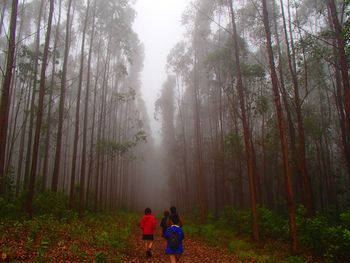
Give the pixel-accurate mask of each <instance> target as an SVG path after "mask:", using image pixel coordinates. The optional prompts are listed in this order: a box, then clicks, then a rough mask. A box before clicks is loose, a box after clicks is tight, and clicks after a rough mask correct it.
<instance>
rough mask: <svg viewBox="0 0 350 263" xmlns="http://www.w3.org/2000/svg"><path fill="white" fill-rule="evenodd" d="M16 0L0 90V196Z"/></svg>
mask: <svg viewBox="0 0 350 263" xmlns="http://www.w3.org/2000/svg"><path fill="white" fill-rule="evenodd" d="M17 8H18V0H13V1H12V11H11V19H10V36H9V41H8V49H7V61H6V71H5V76H4V82H3V85H2V89H1V101H0V194H1V193H3V192H4V191H5V185H4V179H3V178H4V176H6V175H5V174H4V170H5V150H6V138H7V127H8V117H9V116H8V115H9V110H10V104H9V102H10V97H9V96H10V87H11V81H12V74H13V67H14V56H15V48H16V22H17Z"/></svg>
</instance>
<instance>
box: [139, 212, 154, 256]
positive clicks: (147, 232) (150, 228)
mask: <svg viewBox="0 0 350 263" xmlns="http://www.w3.org/2000/svg"><path fill="white" fill-rule="evenodd" d="M156 225H157V222H156V218H155V217H154V216H153V215H152V210H151V209H150V208H148V207H147V208H146V209H145V215H144V216H143V217H142V218H141V222H140V227H141V229H142V240H144V241H145V248H146V256H147V257H152V246H153V240H154V237H153V234H154V231H155V230H156Z"/></svg>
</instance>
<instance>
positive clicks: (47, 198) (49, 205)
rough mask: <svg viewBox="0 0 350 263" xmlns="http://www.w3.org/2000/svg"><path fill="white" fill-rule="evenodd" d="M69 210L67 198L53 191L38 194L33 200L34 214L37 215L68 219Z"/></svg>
mask: <svg viewBox="0 0 350 263" xmlns="http://www.w3.org/2000/svg"><path fill="white" fill-rule="evenodd" d="M67 208H68V198H67V196H65V195H63V194H60V193H55V192H52V191H44V192H41V193H38V194H37V195H36V196H35V197H34V200H33V213H34V214H35V215H43V214H53V215H55V216H57V217H66V216H67V213H68V210H67Z"/></svg>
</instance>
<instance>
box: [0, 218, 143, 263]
mask: <svg viewBox="0 0 350 263" xmlns="http://www.w3.org/2000/svg"><path fill="white" fill-rule="evenodd" d="M135 220H136V217H135V216H134V215H133V214H128V213H124V212H115V213H99V214H85V216H84V217H83V218H81V219H78V217H77V216H76V214H75V213H74V212H71V214H66V215H65V217H64V218H58V217H55V216H52V215H42V216H37V217H34V218H33V219H30V220H27V219H19V220H14V219H0V254H2V253H4V254H5V255H6V257H7V259H9V260H10V261H11V260H13V261H32V262H48V261H49V260H50V259H52V258H55V259H56V260H61V261H80V262H82V261H84V262H85V261H88V262H93V261H95V262H110V261H113V262H120V261H121V260H122V258H123V253H125V251H126V248H127V245H128V242H129V238H130V234H131V228H132V224H133V223H134V222H135Z"/></svg>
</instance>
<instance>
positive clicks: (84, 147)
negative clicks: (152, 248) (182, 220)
mask: <svg viewBox="0 0 350 263" xmlns="http://www.w3.org/2000/svg"><path fill="white" fill-rule="evenodd" d="M133 4H134V1H128V0H74V1H73V0H49V1H45V0H1V1H0V8H1V14H0V25H1V27H0V47H1V50H0V69H1V101H0V206H1V207H0V212H1V217H4V218H5V217H7V216H10V215H12V216H13V215H15V216H16V215H19V214H23V215H26V216H28V218H32V217H33V216H35V215H37V214H39V213H41V212H49V211H51V212H52V211H53V209H54V208H58V207H57V206H59V205H60V204H61V203H60V201H59V200H65V201H64V204H63V206H64V209H67V210H69V211H76V212H77V213H78V214H79V216H81V217H82V216H83V214H84V213H85V212H91V211H93V212H98V211H115V210H116V209H120V208H123V209H127V210H128V211H142V209H144V207H146V206H152V208H154V209H164V208H166V207H168V206H170V205H171V204H175V205H176V206H177V207H178V208H179V209H180V211H182V212H183V213H184V214H186V215H188V216H189V217H191V218H194V219H193V220H195V221H196V222H197V220H198V224H206V223H208V222H212V223H213V222H220V223H223V221H224V222H225V224H227V225H230V224H234V225H235V226H237V227H238V226H239V228H240V232H241V233H244V234H247V235H248V236H251V237H252V240H254V241H255V242H260V241H261V240H266V239H268V238H274V239H282V240H284V241H286V242H288V243H290V246H291V251H292V253H297V252H299V251H300V249H301V248H307V249H310V250H311V251H313V253H314V252H315V253H316V254H317V253H318V254H319V255H320V256H321V257H327V258H328V260H344V259H349V257H350V254H349V250H348V248H349V246H350V210H349V205H350V203H349V202H350V191H349V189H350V188H349V186H350V82H349V63H350V60H349V56H350V43H349V41H350V1H349V0H345V1H338V0H243V1H237V0H195V1H191V2H189V3H188V7H187V9H186V10H185V12H184V13H183V15H182V24H183V27H184V28H185V29H186V33H185V34H184V35H183V37H182V40H181V41H180V42H178V43H177V44H176V45H175V46H174V47H173V48H172V50H170V52H169V55H168V57H167V65H166V71H167V79H166V81H165V82H164V84H163V86H162V87H161V90H160V92H159V95H158V99H157V100H156V103H155V105H154V106H155V118H156V119H157V120H158V121H159V122H160V123H161V139H160V141H161V142H160V144H159V145H157V143H156V142H155V140H154V137H153V136H154V135H153V136H152V132H151V127H150V125H151V124H150V123H151V122H150V120H149V116H148V113H147V109H146V104H145V101H144V99H143V97H142V82H141V72H142V69H143V61H144V56H145V54H144V47H143V44H142V42H141V41H140V40H139V38H138V35H137V33H135V31H134V30H133V23H134V20H135V17H136V15H137V14H136V12H135V10H134V7H133ZM159 41H161V36H160V40H159ZM44 208H45V209H47V211H43V209H44ZM61 208H62V207H60V209H61ZM45 209H44V210H45ZM213 224H214V223H213ZM187 230H188V231H189V232H190V231H191V229H190V228H189V229H187ZM192 230H193V229H192ZM0 232H1V231H0ZM194 232H196V231H194ZM199 232H200V231H199ZM321 240H324V241H322V242H321ZM317 242H321V243H322V244H317ZM267 262H268V261H267Z"/></svg>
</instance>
